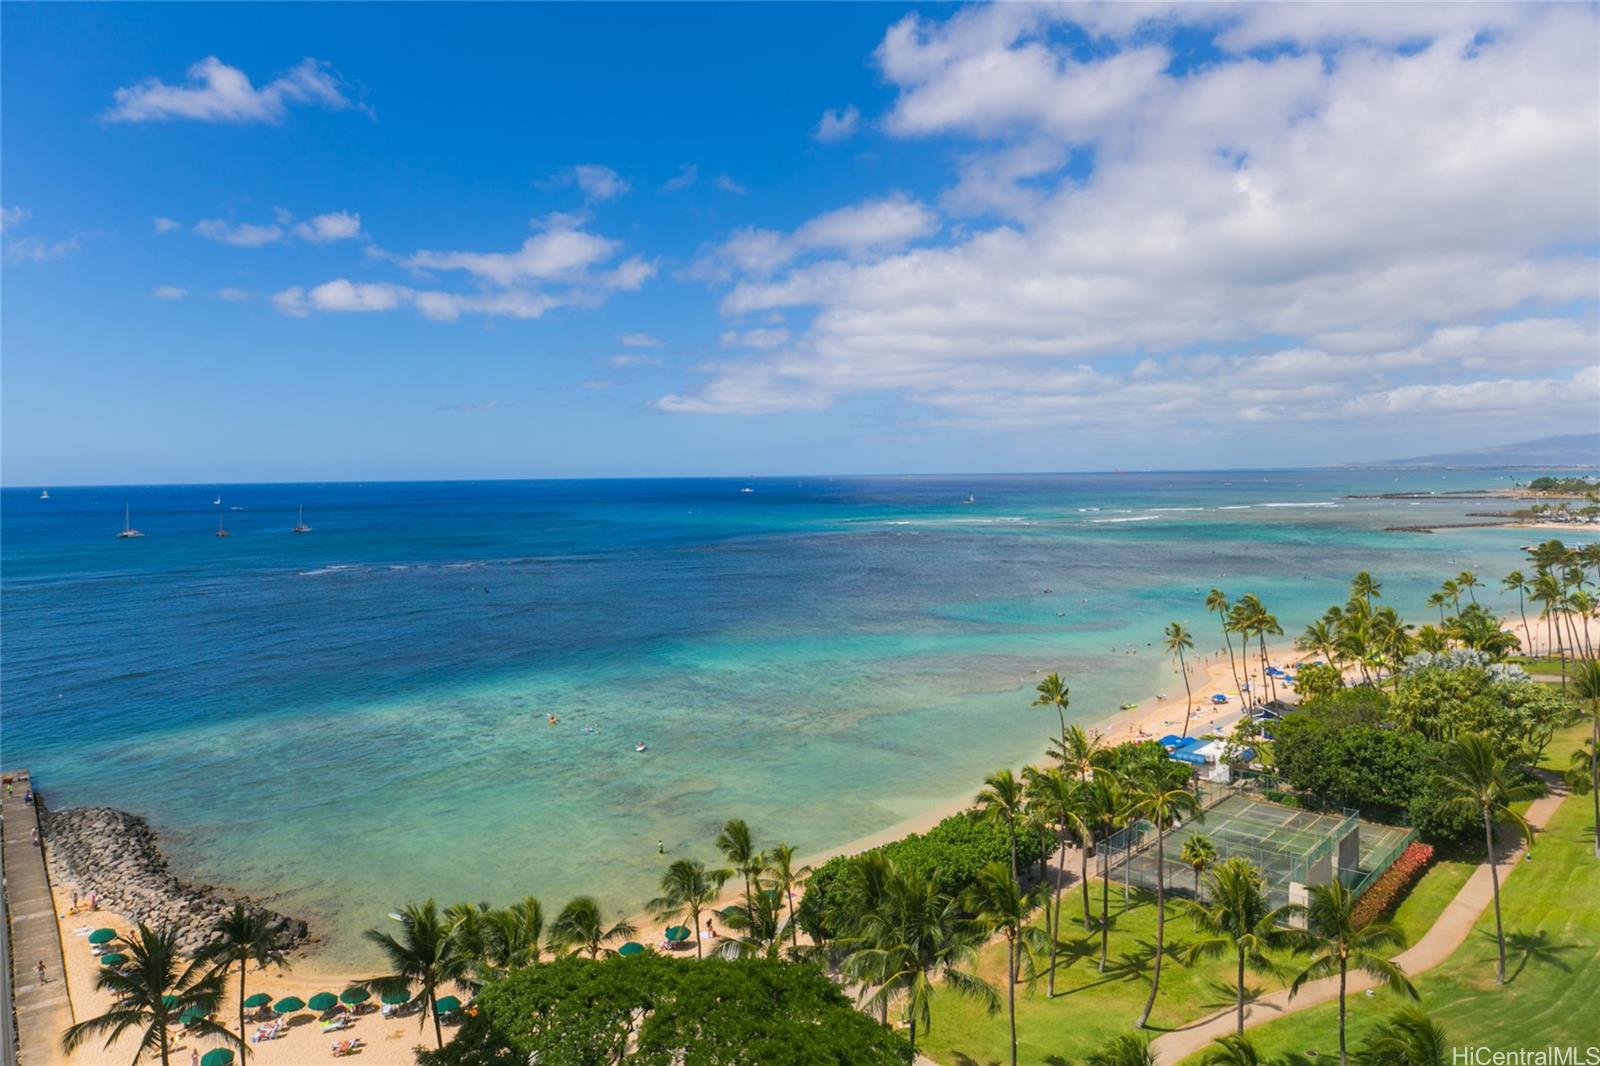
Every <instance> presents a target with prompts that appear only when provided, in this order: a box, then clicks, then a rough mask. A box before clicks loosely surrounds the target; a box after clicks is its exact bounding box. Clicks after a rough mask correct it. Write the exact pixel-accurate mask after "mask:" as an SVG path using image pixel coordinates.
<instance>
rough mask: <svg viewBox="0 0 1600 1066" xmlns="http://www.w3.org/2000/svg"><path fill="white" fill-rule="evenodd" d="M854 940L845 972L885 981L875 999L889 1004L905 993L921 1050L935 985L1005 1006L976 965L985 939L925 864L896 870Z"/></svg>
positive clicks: (865, 979) (991, 1010) (993, 1007)
mask: <svg viewBox="0 0 1600 1066" xmlns="http://www.w3.org/2000/svg"><path fill="white" fill-rule="evenodd" d="M846 946H848V947H851V948H853V950H852V952H851V954H850V956H849V958H848V959H847V960H846V962H845V966H844V972H845V975H846V976H847V977H850V978H853V979H855V980H859V981H862V982H864V983H865V984H868V985H875V986H877V989H876V991H875V992H874V993H873V995H872V996H871V997H870V998H869V999H868V1001H867V1002H868V1003H869V1004H872V1005H875V1006H877V1007H879V1008H880V1009H885V1010H886V1009H887V1006H888V1002H889V1000H890V998H892V997H902V998H903V1000H904V1002H905V1011H906V1017H907V1020H908V1021H909V1022H910V1027H911V1048H912V1052H913V1054H914V1053H915V1051H916V1046H917V1031H918V1027H919V1026H920V1027H921V1028H922V1029H923V1030H926V1029H928V1028H929V1027H930V1026H931V1025H932V1021H933V998H934V992H935V990H936V989H937V988H938V987H940V985H941V984H942V985H943V987H945V988H948V989H950V990H951V991H953V992H955V993H956V994H958V995H961V996H964V997H966V998H969V999H975V1000H977V1001H978V1002H979V1003H980V1004H982V1005H983V1006H984V1008H985V1009H986V1010H988V1011H989V1013H991V1014H993V1013H994V1012H996V1011H998V1010H999V1009H1000V996H999V995H998V994H997V993H996V992H995V990H994V988H993V987H992V986H991V985H990V984H989V983H988V982H987V981H985V980H983V979H982V978H980V977H978V976H977V975H976V974H975V973H974V972H973V970H972V969H971V967H972V965H973V964H974V963H975V962H976V960H977V948H978V940H977V937H976V936H975V934H974V932H973V930H972V929H971V928H970V926H969V924H968V923H966V922H965V921H963V920H962V917H961V912H960V907H959V906H958V905H957V903H956V901H955V900H953V899H951V898H950V897H949V896H946V895H944V894H942V893H941V892H940V891H939V887H938V884H937V883H936V882H935V881H933V880H932V879H930V878H929V877H928V876H927V875H926V874H924V873H923V872H922V871H921V870H918V869H915V868H908V869H904V870H902V869H899V868H895V869H894V870H893V872H892V873H891V875H890V877H889V879H888V881H887V882H886V884H885V886H884V893H883V895H882V897H881V898H880V899H879V900H878V903H877V905H876V906H874V907H873V908H872V909H871V910H869V911H868V912H867V913H865V914H864V915H862V916H861V924H860V927H859V930H858V931H857V933H856V934H855V936H853V937H851V938H850V939H849V941H848V942H847V945H846Z"/></svg>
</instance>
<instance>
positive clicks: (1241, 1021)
mask: <svg viewBox="0 0 1600 1066" xmlns="http://www.w3.org/2000/svg"><path fill="white" fill-rule="evenodd" d="M1238 1011H1239V1035H1240V1036H1243V1035H1244V948H1240V949H1239V1006H1238Z"/></svg>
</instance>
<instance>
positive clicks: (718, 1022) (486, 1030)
mask: <svg viewBox="0 0 1600 1066" xmlns="http://www.w3.org/2000/svg"><path fill="white" fill-rule="evenodd" d="M474 1006H475V1013H474V1014H473V1015H472V1016H471V1017H469V1018H468V1019H467V1020H466V1022H464V1023H463V1024H462V1026H461V1030H460V1032H459V1033H458V1034H457V1036H456V1038H455V1039H454V1040H452V1041H451V1042H450V1043H449V1044H447V1045H445V1047H444V1048H443V1049H441V1050H438V1051H425V1052H422V1053H420V1054H419V1055H418V1056H417V1061H418V1063H419V1064H420V1066H512V1064H516V1066H522V1064H525V1063H528V1062H530V1061H536V1062H538V1063H539V1064H540V1066H600V1064H602V1063H617V1062H627V1063H637V1064H638V1066H713V1064H716V1066H720V1064H724V1063H744V1062H759V1063H764V1064H771V1066H802V1064H803V1066H811V1064H818V1066H855V1064H861V1066H905V1064H907V1063H910V1062H911V1046H910V1045H909V1044H908V1043H907V1042H906V1041H905V1039H904V1038H903V1037H901V1036H900V1035H899V1034H897V1033H894V1032H892V1031H890V1030H888V1029H886V1028H884V1027H883V1026H881V1025H879V1024H877V1023H876V1022H874V1021H872V1020H871V1019H870V1018H867V1017H866V1016H865V1015H863V1014H862V1013H860V1012H859V1011H857V1010H856V1009H855V1008H854V1007H853V1006H852V1005H851V1003H850V1001H849V999H848V998H846V996H845V994H844V992H843V991H841V990H840V989H839V987H838V986H837V985H835V984H834V983H833V982H832V981H830V980H828V978H827V976H826V975H825V974H823V973H822V972H821V971H820V970H818V969H817V968H815V967H813V966H810V965H806V964H800V963H790V962H782V961H780V960H777V959H744V960H740V961H737V962H730V961H728V960H726V959H706V960H704V961H701V962H697V961H695V960H693V959H673V958H664V957H662V956H659V955H642V956H639V957H637V958H632V959H624V958H618V957H613V958H609V959H604V960H600V961H594V960H591V959H586V958H582V957H581V956H580V957H568V958H563V959H557V960H555V961H553V962H549V963H544V964H541V965H537V966H531V967H529V968H527V969H524V970H518V971H515V972H514V973H512V974H511V975H510V976H509V977H506V978H504V979H502V980H499V981H495V982H492V983H491V984H489V985H487V986H486V987H485V988H484V989H483V991H482V992H480V993H479V994H478V998H477V1000H476V1002H475V1004H474ZM635 1012H642V1016H639V1015H636V1013H635ZM636 1017H640V1020H639V1023H638V1031H637V1037H636V1038H635V1039H634V1041H633V1042H632V1043H631V1044H630V1041H629V1036H628V1034H629V1029H630V1027H631V1026H632V1024H633V1022H634V1020H635V1018H636Z"/></svg>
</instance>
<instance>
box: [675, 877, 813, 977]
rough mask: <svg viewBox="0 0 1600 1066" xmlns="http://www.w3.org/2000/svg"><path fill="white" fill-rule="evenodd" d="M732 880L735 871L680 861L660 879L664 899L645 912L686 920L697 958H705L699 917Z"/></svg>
mask: <svg viewBox="0 0 1600 1066" xmlns="http://www.w3.org/2000/svg"><path fill="white" fill-rule="evenodd" d="M732 876H733V871H732V870H707V869H706V864H705V863H703V862H699V861H696V860H694V859H679V860H677V861H676V862H674V863H673V864H672V865H671V866H668V867H667V872H666V873H664V874H662V875H661V895H659V896H657V897H656V898H655V899H653V900H651V901H650V902H649V903H646V904H645V908H646V909H647V910H648V911H650V913H651V914H653V915H655V916H656V917H657V918H662V919H670V918H676V917H678V916H679V915H682V916H683V917H685V918H687V919H688V920H689V928H690V929H693V930H694V955H695V958H697V959H702V958H705V950H704V948H703V947H702V946H701V944H700V913H701V912H702V911H704V910H705V909H706V906H707V905H708V904H710V903H712V902H713V901H714V900H715V899H716V898H717V893H719V892H721V891H722V886H723V885H724V884H726V883H727V881H728V878H730V877H732ZM791 909H792V908H791Z"/></svg>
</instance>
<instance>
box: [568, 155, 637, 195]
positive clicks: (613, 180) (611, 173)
mask: <svg viewBox="0 0 1600 1066" xmlns="http://www.w3.org/2000/svg"><path fill="white" fill-rule="evenodd" d="M572 172H573V175H574V176H575V178H576V179H577V182H578V188H579V189H582V190H583V195H585V196H587V197H588V198H589V199H591V200H611V199H614V198H615V197H618V196H621V195H622V194H623V193H625V192H627V191H628V182H627V181H626V180H625V179H624V178H623V177H622V175H621V174H618V173H617V172H616V171H615V170H612V169H611V168H610V167H606V166H601V165H600V164H599V163H580V164H578V165H577V166H575V167H573V168H572Z"/></svg>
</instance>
